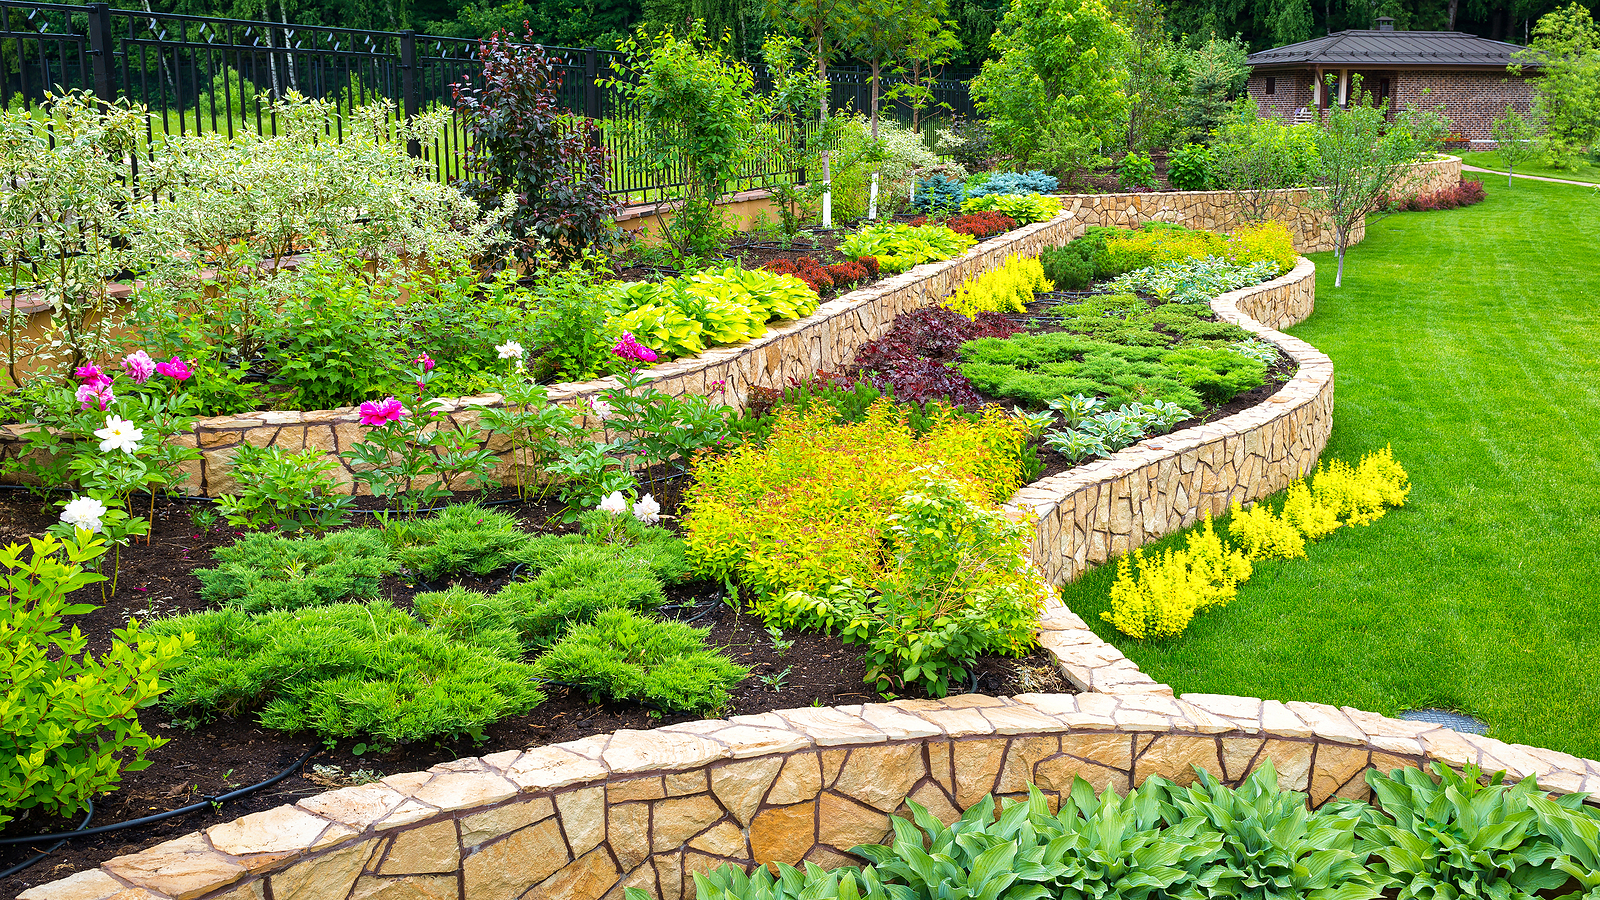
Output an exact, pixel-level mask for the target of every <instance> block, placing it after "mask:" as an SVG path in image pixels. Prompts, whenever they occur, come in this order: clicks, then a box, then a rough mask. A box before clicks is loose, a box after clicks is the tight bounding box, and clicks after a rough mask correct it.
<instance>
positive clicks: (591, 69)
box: [583, 47, 600, 121]
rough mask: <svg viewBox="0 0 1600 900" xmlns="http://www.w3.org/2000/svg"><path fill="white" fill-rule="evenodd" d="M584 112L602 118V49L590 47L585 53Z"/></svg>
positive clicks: (586, 114)
mask: <svg viewBox="0 0 1600 900" xmlns="http://www.w3.org/2000/svg"><path fill="white" fill-rule="evenodd" d="M583 77H584V84H583V114H584V115H585V116H587V117H588V118H591V119H594V120H595V121H599V120H600V84H599V82H600V51H599V50H596V49H594V48H593V47H590V48H589V49H588V50H585V51H584V53H583Z"/></svg>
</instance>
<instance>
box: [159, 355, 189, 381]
mask: <svg viewBox="0 0 1600 900" xmlns="http://www.w3.org/2000/svg"><path fill="white" fill-rule="evenodd" d="M156 371H157V372H159V373H160V374H162V375H165V376H167V377H168V378H176V379H177V380H179V381H187V380H189V378H190V376H192V375H194V373H193V372H191V371H189V365H188V363H185V362H184V361H183V360H181V359H179V358H178V357H176V356H174V357H173V358H172V359H171V360H170V361H168V362H164V363H156Z"/></svg>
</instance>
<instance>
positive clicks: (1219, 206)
mask: <svg viewBox="0 0 1600 900" xmlns="http://www.w3.org/2000/svg"><path fill="white" fill-rule="evenodd" d="M1460 180H1461V159H1460V158H1459V157H1455V156H1440V157H1439V158H1437V159H1434V160H1430V161H1428V162H1424V163H1418V164H1416V165H1415V166H1413V167H1412V168H1411V174H1410V175H1409V176H1408V177H1407V178H1405V179H1404V180H1402V182H1401V185H1400V186H1399V187H1398V188H1397V189H1396V191H1395V192H1396V193H1428V192H1432V191H1436V190H1439V189H1441V188H1445V187H1450V186H1452V185H1454V184H1455V183H1456V182H1458V181H1460ZM1308 194H1309V191H1307V190H1304V189H1293V190H1283V191H1263V192H1259V193H1253V192H1249V191H1164V192H1159V193H1156V192H1145V193H1131V194H1070V195H1065V196H1063V197H1062V198H1061V199H1062V200H1063V201H1064V202H1065V204H1066V210H1067V211H1068V212H1070V213H1072V214H1073V216H1075V217H1076V218H1077V219H1078V221H1080V222H1081V223H1082V224H1083V225H1084V226H1085V227H1088V226H1090V225H1104V226H1114V227H1120V228H1129V227H1136V226H1139V225H1143V224H1144V223H1146V222H1175V223H1177V224H1180V225H1187V226H1189V227H1191V228H1204V229H1206V230H1208V231H1232V230H1233V229H1235V228H1237V227H1239V226H1240V225H1243V224H1246V223H1248V222H1251V221H1255V220H1257V219H1260V218H1262V217H1263V216H1265V217H1267V218H1271V219H1273V220H1274V221H1278V222H1281V223H1283V225H1284V227H1286V228H1288V229H1289V234H1290V236H1292V237H1293V238H1294V246H1295V249H1297V250H1299V251H1300V252H1301V253H1316V252H1320V251H1325V250H1332V249H1333V248H1334V245H1333V231H1332V229H1328V228H1324V227H1323V218H1322V214H1321V213H1319V212H1317V211H1316V210H1313V209H1309V208H1307V206H1306V197H1307V196H1308ZM1365 237H1366V225H1365V224H1364V223H1363V224H1362V225H1360V226H1358V227H1357V228H1356V229H1355V230H1354V231H1353V232H1352V233H1351V237H1350V243H1351V244H1359V243H1361V241H1362V240H1363V239H1364V238H1365Z"/></svg>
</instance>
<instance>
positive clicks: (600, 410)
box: [589, 400, 616, 422]
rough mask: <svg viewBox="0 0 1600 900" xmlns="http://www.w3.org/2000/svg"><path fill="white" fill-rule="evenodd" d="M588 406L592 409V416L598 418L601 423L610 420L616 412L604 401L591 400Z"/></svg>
mask: <svg viewBox="0 0 1600 900" xmlns="http://www.w3.org/2000/svg"><path fill="white" fill-rule="evenodd" d="M589 405H590V406H591V407H593V408H594V414H595V415H596V416H598V417H599V419H600V421H602V422H604V421H605V420H606V419H609V418H611V414H612V413H613V412H616V409H615V408H614V407H612V405H611V404H609V403H607V402H606V401H604V400H591V401H590V402H589Z"/></svg>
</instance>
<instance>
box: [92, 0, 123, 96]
mask: <svg viewBox="0 0 1600 900" xmlns="http://www.w3.org/2000/svg"><path fill="white" fill-rule="evenodd" d="M88 8H89V57H90V64H91V65H92V66H93V67H94V95H95V96H96V97H99V98H100V100H101V101H102V102H104V103H110V102H112V101H114V100H116V99H117V88H116V85H114V84H113V83H112V79H113V77H114V76H115V74H116V66H114V65H112V60H111V49H112V45H111V6H110V4H106V3H91V4H89V7H88Z"/></svg>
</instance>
